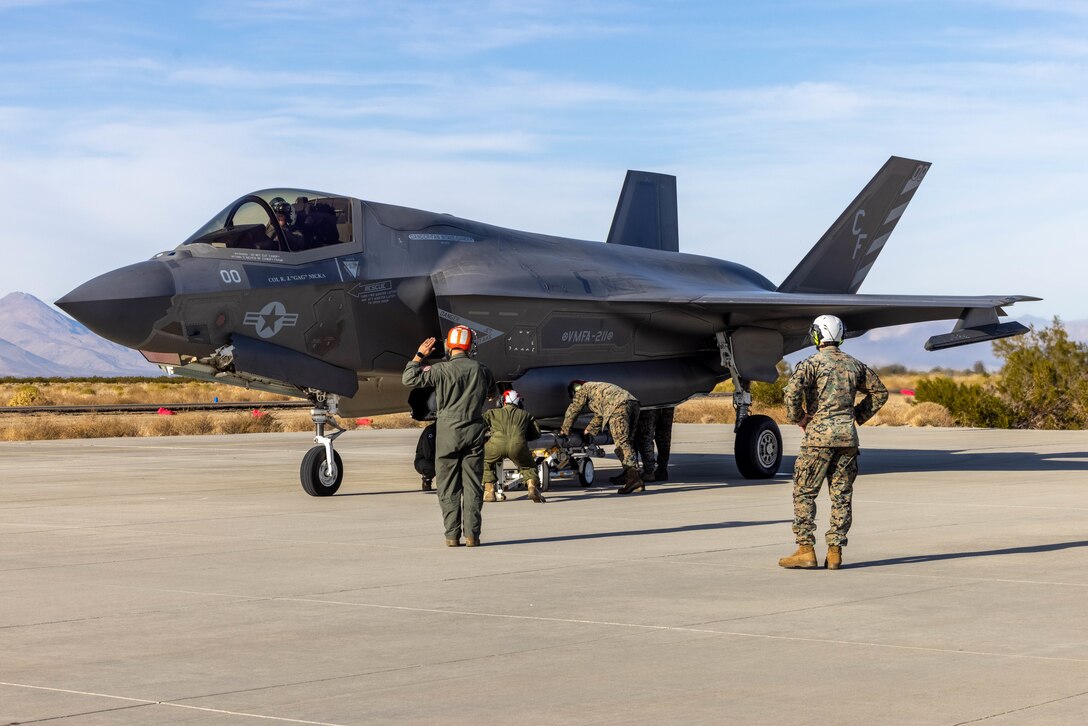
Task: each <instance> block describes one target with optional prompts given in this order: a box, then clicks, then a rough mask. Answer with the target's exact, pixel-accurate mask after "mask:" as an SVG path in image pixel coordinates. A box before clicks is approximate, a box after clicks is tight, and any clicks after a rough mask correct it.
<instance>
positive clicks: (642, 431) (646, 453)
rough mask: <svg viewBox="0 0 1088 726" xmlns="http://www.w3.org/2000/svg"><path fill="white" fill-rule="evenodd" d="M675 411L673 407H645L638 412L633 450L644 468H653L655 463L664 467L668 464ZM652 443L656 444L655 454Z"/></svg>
mask: <svg viewBox="0 0 1088 726" xmlns="http://www.w3.org/2000/svg"><path fill="white" fill-rule="evenodd" d="M675 413H676V409H674V408H658V409H654V410H649V409H647V410H644V411H642V412H640V413H639V415H638V425H637V426H636V427H635V436H634V440H635V450H636V451H638V455H639V457H640V458H641V459H642V466H643V467H644V468H645V469H653V468H654V466H655V465H656V466H658V467H659V468H662V469H664V468H666V467H667V466H668V465H669V453H670V452H671V451H672V421H673V417H674V415H675ZM654 444H657V453H656V455H655V454H654Z"/></svg>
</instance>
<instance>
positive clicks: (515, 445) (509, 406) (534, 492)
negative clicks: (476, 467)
mask: <svg viewBox="0 0 1088 726" xmlns="http://www.w3.org/2000/svg"><path fill="white" fill-rule="evenodd" d="M484 423H486V424H487V428H488V429H489V430H490V431H491V437H490V438H489V439H488V440H487V443H486V444H484V497H485V501H489V502H490V501H494V488H495V480H496V469H497V468H498V465H499V464H501V463H502V460H503V459H504V458H506V459H509V460H510V461H512V462H514V466H516V467H518V472H519V473H520V474H521V478H522V481H524V482H525V487H526V489H527V490H528V492H529V498H530V499H532V500H533V501H534V502H539V503H543V502H545V501H546V500H545V499H544V497H542V496H541V495H540V492H539V490H538V489H537V487H538V486H539V485H540V482H539V481H537V475H536V462H535V461H534V460H533V453H532V452H531V451H529V442H530V441H532V440H533V439H537V438H540V426H538V425H537V422H536V419H534V418H533V415H532V414H531V413H529V412H528V411H526V410H524V409H522V408H520V407H519V406H517V405H515V404H513V403H506V404H503V405H502V406H501V407H500V408H492V409H488V410H487V411H484ZM489 493H490V494H489Z"/></svg>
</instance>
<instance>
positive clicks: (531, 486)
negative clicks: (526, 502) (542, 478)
mask: <svg viewBox="0 0 1088 726" xmlns="http://www.w3.org/2000/svg"><path fill="white" fill-rule="evenodd" d="M525 489H526V490H527V491H528V492H529V498H530V499H532V500H533V501H534V502H536V503H537V504H545V503H547V501H548V500H547V499H545V498H544V495H542V494H541V493H540V487H539V486H537V483H536V482H535V481H534V480H532V479H530V480H529V481H528V482H526V483H525Z"/></svg>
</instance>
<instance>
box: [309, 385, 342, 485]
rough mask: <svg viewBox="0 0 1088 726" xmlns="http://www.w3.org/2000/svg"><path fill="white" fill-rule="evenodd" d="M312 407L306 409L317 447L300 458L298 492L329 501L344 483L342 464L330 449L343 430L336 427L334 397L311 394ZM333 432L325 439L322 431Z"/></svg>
mask: <svg viewBox="0 0 1088 726" xmlns="http://www.w3.org/2000/svg"><path fill="white" fill-rule="evenodd" d="M310 400H311V402H312V403H313V404H314V407H313V408H311V409H310V420H311V421H313V422H314V430H315V433H314V443H315V444H317V446H315V447H313V448H312V449H310V450H309V451H307V452H306V456H304V457H302V466H301V468H300V469H299V478H300V479H301V480H302V489H303V491H305V492H306V493H307V494H309V495H310V496H311V497H331V496H332V495H333V494H336V490H337V489H339V488H340V482H342V481H343V480H344V462H343V460H341V458H340V454H339V453H337V452H336V451H335V450H334V449H333V448H332V442H333V441H335V440H336V438H337V437H338V436H340V434H342V433H344V429H342V428H340V426H339V425H337V423H336V416H335V413H336V404H337V402H338V398H337V397H336V396H326V395H324V394H314V395H312V396H311V398H310ZM326 427H329V428H331V429H335V430H334V431H333V432H332V433H330V434H328V435H326V434H325V428H326Z"/></svg>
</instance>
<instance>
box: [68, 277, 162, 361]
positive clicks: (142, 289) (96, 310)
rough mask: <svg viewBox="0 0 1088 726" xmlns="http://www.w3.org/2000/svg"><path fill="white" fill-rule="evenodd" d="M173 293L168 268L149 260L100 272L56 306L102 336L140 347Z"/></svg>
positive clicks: (125, 344) (160, 316)
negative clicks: (101, 273) (104, 272)
mask: <svg viewBox="0 0 1088 726" xmlns="http://www.w3.org/2000/svg"><path fill="white" fill-rule="evenodd" d="M175 292H176V288H175V287H174V276H173V275H172V274H170V269H169V268H168V267H167V266H166V265H164V264H163V263H161V262H157V261H155V260H151V261H149V262H139V263H137V264H135V265H129V266H128V267H122V268H120V269H117V270H114V271H112V272H107V273H106V274H104V275H99V276H98V277H96V278H94V279H93V280H90V281H88V282H85V283H83V284H82V285H80V286H79V287H77V288H76V289H75V290H72V291H71V292H70V293H68V294H67V295H65V296H64V297H62V298H61V299H60V300H57V302H56V305H57V307H59V308H60V309H61V310H63V311H64V312H66V313H68V314H69V315H71V316H72V317H73V318H75V319H76V320H78V321H79V322H81V323H83V324H84V325H86V326H87V327H88V328H90V329H91V330H93V331H94V332H95V333H98V334H99V335H101V336H102V337H103V338H107V339H108V340H112V341H114V342H115V343H120V344H121V345H124V346H127V347H129V348H139V347H140V344H141V343H143V342H144V341H145V340H147V339H148V338H149V337H150V336H151V334H152V332H153V330H154V326H155V322H156V321H157V320H159V319H160V318H162V317H163V316H164V315H165V314H166V312H167V310H168V309H169V308H170V300H171V298H173V296H174V293H175Z"/></svg>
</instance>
